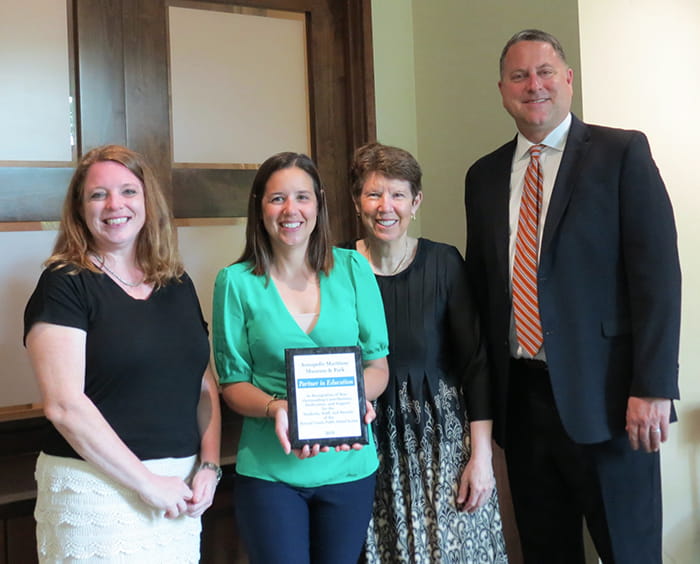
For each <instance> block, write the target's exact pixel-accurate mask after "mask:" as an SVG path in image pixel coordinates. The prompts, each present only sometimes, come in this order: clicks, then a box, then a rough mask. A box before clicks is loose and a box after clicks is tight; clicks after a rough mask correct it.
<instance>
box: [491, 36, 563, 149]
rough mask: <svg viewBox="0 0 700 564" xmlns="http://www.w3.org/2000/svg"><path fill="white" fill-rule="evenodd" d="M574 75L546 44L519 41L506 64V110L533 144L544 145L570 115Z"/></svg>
mask: <svg viewBox="0 0 700 564" xmlns="http://www.w3.org/2000/svg"><path fill="white" fill-rule="evenodd" d="M573 78H574V72H573V70H571V68H569V67H568V66H567V65H566V63H565V62H564V61H563V60H562V59H561V57H559V55H558V54H557V53H556V51H555V50H554V48H553V47H552V46H551V45H550V44H549V43H547V42H545V41H519V42H518V43H515V44H513V45H512V46H511V47H510V49H508V52H507V53H506V56H505V58H504V61H503V73H502V75H501V80H500V81H499V83H498V88H499V90H500V91H501V97H502V98H503V107H504V108H505V109H506V110H507V111H508V113H509V114H510V115H511V116H513V119H515V123H516V125H517V127H518V130H519V131H520V132H521V133H522V134H523V135H524V136H525V137H526V138H527V139H528V140H529V141H531V142H533V143H539V142H541V141H542V140H543V139H544V138H545V137H546V136H547V135H548V134H549V133H550V132H551V131H552V130H553V129H554V128H556V127H557V126H558V125H559V124H560V123H561V122H562V121H563V120H564V118H566V116H567V115H568V113H569V111H570V109H571V98H572V96H573V87H572V85H573Z"/></svg>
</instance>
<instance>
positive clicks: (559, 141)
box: [515, 113, 571, 161]
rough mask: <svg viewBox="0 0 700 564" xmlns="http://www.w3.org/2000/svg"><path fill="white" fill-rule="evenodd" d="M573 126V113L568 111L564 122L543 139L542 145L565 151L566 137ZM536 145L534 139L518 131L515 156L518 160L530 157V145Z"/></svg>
mask: <svg viewBox="0 0 700 564" xmlns="http://www.w3.org/2000/svg"><path fill="white" fill-rule="evenodd" d="M570 128H571V113H568V114H567V115H566V117H565V118H564V119H563V120H562V122H561V123H560V124H559V125H557V126H556V127H555V128H554V129H553V130H552V131H550V132H549V135H547V137H545V138H544V139H543V140H542V143H541V144H542V145H545V146H546V147H547V148H549V149H554V150H555V151H560V152H563V151H564V147H565V146H566V138H567V137H568V136H569V129H570ZM533 145H536V143H533V142H532V141H529V140H528V139H527V138H526V137H525V136H524V135H523V134H522V133H518V140H517V145H516V147H515V157H516V159H515V160H516V161H517V160H521V159H525V158H528V159H529V158H530V155H529V153H528V151H529V150H530V147H532V146H533Z"/></svg>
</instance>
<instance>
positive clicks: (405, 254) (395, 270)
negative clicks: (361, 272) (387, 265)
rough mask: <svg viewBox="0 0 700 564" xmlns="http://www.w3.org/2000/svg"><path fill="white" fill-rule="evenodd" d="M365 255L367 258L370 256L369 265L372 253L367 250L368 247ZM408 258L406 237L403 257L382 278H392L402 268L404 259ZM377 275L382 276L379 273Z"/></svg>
mask: <svg viewBox="0 0 700 564" xmlns="http://www.w3.org/2000/svg"><path fill="white" fill-rule="evenodd" d="M367 253H368V254H369V256H370V263H371V262H372V259H371V256H372V252H371V251H370V250H369V247H368V248H367ZM408 256H409V252H408V237H406V247H405V248H404V251H403V256H402V257H401V260H400V261H399V262H398V263H397V265H396V266H395V267H394V270H392V271H391V272H390V273H389V274H387V275H384V276H394V274H396V273H397V272H398V271H399V270H401V267H402V266H403V265H404V263H405V262H406V259H408ZM379 274H380V275H382V273H381V272H380V273H379Z"/></svg>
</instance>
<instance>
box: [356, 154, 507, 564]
mask: <svg viewBox="0 0 700 564" xmlns="http://www.w3.org/2000/svg"><path fill="white" fill-rule="evenodd" d="M350 176H351V182H352V192H353V200H354V202H355V206H356V209H357V213H358V216H359V217H360V221H361V223H362V226H363V228H364V232H365V238H364V239H360V240H358V241H356V242H355V243H354V244H351V245H349V246H351V247H352V248H355V249H357V250H358V251H359V252H360V253H362V254H363V255H364V256H365V258H367V260H368V261H369V263H370V265H371V267H372V269H373V271H374V273H375V275H376V278H377V281H378V283H379V287H380V290H381V292H382V297H383V300H384V309H385V312H386V318H387V325H388V329H389V342H390V354H389V369H390V380H389V385H388V387H387V389H386V391H385V392H384V394H383V395H382V396H381V397H380V398H379V399H378V400H377V406H376V411H377V419H376V437H377V443H378V449H379V458H380V466H379V470H378V472H377V489H376V496H375V502H374V509H373V516H372V521H371V523H370V526H369V531H368V537H367V542H366V554H365V557H366V560H367V561H368V562H371V563H374V562H387V563H388V562H391V563H395V562H434V563H438V562H439V563H447V562H462V563H472V562H478V563H504V562H507V557H506V554H505V544H504V540H503V533H502V527H501V519H500V514H499V508H498V498H497V494H496V491H495V480H494V475H493V468H492V462H491V454H492V453H491V410H490V400H489V393H490V392H489V372H488V366H487V362H486V357H485V351H484V348H483V346H482V343H481V337H480V329H479V322H478V319H477V316H476V313H475V308H474V306H473V303H472V301H471V294H470V290H469V287H468V285H467V278H466V275H465V272H464V264H463V260H462V257H461V255H460V254H459V252H458V251H457V249H456V248H454V247H452V246H450V245H445V244H442V243H435V242H433V241H430V240H428V239H423V238H419V239H416V238H413V237H410V236H409V235H408V226H409V224H410V222H411V218H414V219H415V213H416V211H417V210H418V208H419V206H420V204H421V201H422V199H423V193H422V191H421V169H420V166H419V165H418V163H417V162H416V160H415V159H414V158H413V156H412V155H411V154H409V153H408V152H406V151H404V150H402V149H398V148H396V147H388V146H385V145H381V144H377V143H373V144H369V145H365V146H364V147H361V148H359V149H358V150H357V152H356V153H355V158H354V162H353V165H352V168H351V174H350Z"/></svg>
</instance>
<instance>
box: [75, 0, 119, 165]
mask: <svg viewBox="0 0 700 564" xmlns="http://www.w3.org/2000/svg"><path fill="white" fill-rule="evenodd" d="M75 21H76V28H77V48H78V75H79V85H80V86H79V96H78V104H77V106H78V115H79V116H80V117H79V120H78V122H79V128H80V137H79V138H80V143H79V147H80V149H81V150H80V154H84V153H85V152H87V151H88V150H89V149H91V148H93V147H97V146H98V145H104V144H106V143H116V144H119V145H124V144H125V143H126V141H127V139H126V123H125V121H124V116H125V114H126V107H125V98H124V59H123V55H122V53H123V50H122V39H123V31H122V3H121V0H76V18H75Z"/></svg>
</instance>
